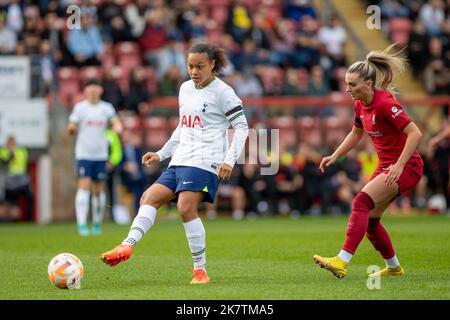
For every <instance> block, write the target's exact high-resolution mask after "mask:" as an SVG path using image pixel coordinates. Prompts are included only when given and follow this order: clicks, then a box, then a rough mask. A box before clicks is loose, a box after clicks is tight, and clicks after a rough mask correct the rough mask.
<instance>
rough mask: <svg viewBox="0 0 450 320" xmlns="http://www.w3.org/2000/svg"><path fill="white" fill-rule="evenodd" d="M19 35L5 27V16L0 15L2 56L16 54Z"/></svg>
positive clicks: (0, 49)
mask: <svg viewBox="0 0 450 320" xmlns="http://www.w3.org/2000/svg"><path fill="white" fill-rule="evenodd" d="M16 45H17V35H16V34H15V33H14V32H13V31H11V30H9V29H8V28H7V27H6V26H5V16H4V14H1V13H0V54H12V53H14V51H15V49H16Z"/></svg>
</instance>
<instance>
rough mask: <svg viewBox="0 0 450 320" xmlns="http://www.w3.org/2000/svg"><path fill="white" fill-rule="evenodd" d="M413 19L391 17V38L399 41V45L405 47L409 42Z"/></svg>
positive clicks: (393, 40)
mask: <svg viewBox="0 0 450 320" xmlns="http://www.w3.org/2000/svg"><path fill="white" fill-rule="evenodd" d="M411 29H412V21H411V20H410V19H409V18H401V17H397V18H391V19H390V20H389V38H390V39H391V41H392V42H397V47H399V48H403V47H405V46H406V45H407V44H408V40H409V33H410V32H411Z"/></svg>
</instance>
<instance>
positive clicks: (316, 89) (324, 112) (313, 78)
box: [306, 65, 335, 117]
mask: <svg viewBox="0 0 450 320" xmlns="http://www.w3.org/2000/svg"><path fill="white" fill-rule="evenodd" d="M306 94H307V95H309V96H317V97H325V96H328V95H329V94H330V88H329V86H328V82H327V79H326V78H325V73H324V70H323V69H322V67H321V66H320V65H315V66H313V67H312V68H311V75H310V77H309V81H308V91H307V93H306ZM318 114H319V116H320V117H329V116H333V115H335V111H334V108H333V107H331V106H325V107H323V108H321V109H320V110H319V112H318Z"/></svg>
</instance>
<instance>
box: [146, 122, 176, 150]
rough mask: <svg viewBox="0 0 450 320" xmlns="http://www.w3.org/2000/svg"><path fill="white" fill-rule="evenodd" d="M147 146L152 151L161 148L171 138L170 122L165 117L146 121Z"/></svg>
mask: <svg viewBox="0 0 450 320" xmlns="http://www.w3.org/2000/svg"><path fill="white" fill-rule="evenodd" d="M144 130H145V139H144V143H145V146H146V147H148V148H151V149H156V148H161V147H162V146H163V145H164V143H166V142H167V140H169V138H170V133H169V130H168V121H167V119H166V118H164V117H147V118H145V119H144Z"/></svg>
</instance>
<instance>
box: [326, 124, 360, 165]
mask: <svg viewBox="0 0 450 320" xmlns="http://www.w3.org/2000/svg"><path fill="white" fill-rule="evenodd" d="M363 135H364V130H363V129H362V128H358V127H356V126H353V128H352V131H350V133H349V134H348V135H347V136H346V137H345V139H344V141H342V143H341V145H340V146H339V147H338V148H337V149H336V151H334V152H333V154H332V155H331V156H328V157H324V158H323V159H322V161H321V162H320V165H319V170H320V172H322V173H323V172H324V171H325V168H326V167H328V166H330V165H332V164H333V163H335V162H336V160H337V159H338V158H339V157H341V156H343V155H345V154H347V152H349V151H350V150H352V149H353V148H354V147H355V146H356V145H357V143H358V142H359V140H361V138H362V136H363Z"/></svg>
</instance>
